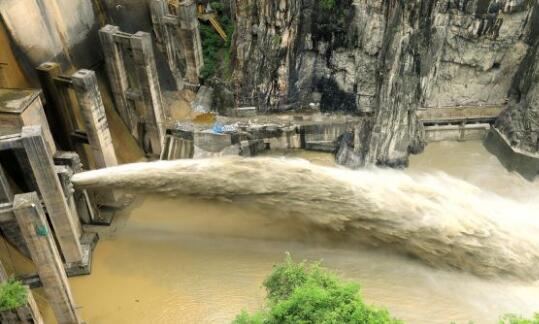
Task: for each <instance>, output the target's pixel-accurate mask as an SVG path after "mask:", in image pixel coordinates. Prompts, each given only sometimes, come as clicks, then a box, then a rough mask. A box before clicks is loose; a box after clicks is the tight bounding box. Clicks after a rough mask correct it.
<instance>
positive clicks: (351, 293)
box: [233, 256, 401, 324]
mask: <svg viewBox="0 0 539 324" xmlns="http://www.w3.org/2000/svg"><path fill="white" fill-rule="evenodd" d="M264 287H265V288H266V291H267V297H266V299H267V300H266V306H265V308H264V309H263V310H261V311H258V312H256V313H255V314H248V313H247V312H246V311H242V313H241V314H239V315H238V316H237V317H236V319H235V320H234V322H233V323H234V324H262V323H268V324H273V323H290V324H292V323H294V324H295V323H376V324H378V323H401V322H400V321H399V320H396V319H394V318H392V317H391V315H390V314H389V313H388V312H387V311H386V310H385V309H380V308H376V307H373V306H370V305H367V304H365V303H364V301H363V299H362V297H361V295H360V289H359V286H358V285H357V284H354V283H348V282H344V281H343V280H342V279H340V278H339V277H338V276H336V275H335V274H333V273H331V272H330V271H328V270H327V269H324V268H322V267H321V266H320V265H319V263H306V262H300V263H296V262H294V261H292V259H291V257H290V256H287V258H286V260H285V262H284V263H282V264H279V265H277V266H275V268H274V269H273V272H272V273H271V275H270V276H269V277H268V278H267V279H266V281H265V282H264Z"/></svg>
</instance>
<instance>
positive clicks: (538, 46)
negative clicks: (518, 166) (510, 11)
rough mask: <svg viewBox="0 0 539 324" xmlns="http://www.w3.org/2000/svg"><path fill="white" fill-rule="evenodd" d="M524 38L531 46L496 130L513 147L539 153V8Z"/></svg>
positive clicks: (536, 7)
mask: <svg viewBox="0 0 539 324" xmlns="http://www.w3.org/2000/svg"><path fill="white" fill-rule="evenodd" d="M526 27H527V28H526V30H525V32H524V34H523V35H522V39H523V40H524V41H525V42H526V44H527V45H528V50H527V52H526V56H525V57H524V59H523V60H522V62H521V64H520V66H519V69H518V72H517V73H516V75H515V78H514V82H513V87H512V88H511V90H510V101H509V104H508V108H507V109H506V110H505V111H504V112H503V113H502V114H501V115H500V117H499V118H498V120H497V121H496V124H495V126H496V128H497V129H498V130H500V131H501V132H502V133H503V134H504V135H505V137H506V138H507V139H508V140H509V142H510V143H511V145H512V146H513V147H516V148H519V149H521V150H524V151H526V152H531V153H537V152H538V151H539V6H537V5H536V6H535V8H534V10H532V11H531V12H530V14H529V17H528V22H527V24H526Z"/></svg>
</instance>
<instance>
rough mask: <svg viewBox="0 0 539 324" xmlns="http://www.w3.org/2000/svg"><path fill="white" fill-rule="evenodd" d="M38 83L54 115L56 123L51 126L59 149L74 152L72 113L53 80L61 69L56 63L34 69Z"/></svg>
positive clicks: (73, 118) (74, 128) (63, 95)
mask: <svg viewBox="0 0 539 324" xmlns="http://www.w3.org/2000/svg"><path fill="white" fill-rule="evenodd" d="M36 71H37V75H38V77H39V82H40V83H41V87H42V88H43V93H44V94H45V98H46V99H47V106H48V108H49V111H51V112H52V114H53V115H54V117H55V118H54V119H55V121H56V124H55V125H52V127H51V128H52V129H51V130H52V131H53V133H54V135H55V139H56V140H57V141H58V143H59V145H60V147H61V148H62V149H64V150H74V149H75V143H74V142H73V140H72V138H71V134H72V133H73V132H74V131H75V130H76V129H77V127H76V126H75V124H74V122H73V121H74V120H75V117H74V113H73V110H72V109H70V107H69V105H68V103H67V101H66V98H65V94H64V93H62V91H61V90H60V89H59V88H58V86H57V84H56V82H55V81H54V78H58V77H59V76H60V75H61V74H62V68H61V67H60V65H59V64H58V63H52V62H46V63H43V64H41V65H40V66H38V67H37V68H36Z"/></svg>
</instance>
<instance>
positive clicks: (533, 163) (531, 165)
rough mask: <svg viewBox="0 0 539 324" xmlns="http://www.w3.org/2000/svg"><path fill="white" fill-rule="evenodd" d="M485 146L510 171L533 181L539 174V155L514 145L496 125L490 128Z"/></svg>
mask: <svg viewBox="0 0 539 324" xmlns="http://www.w3.org/2000/svg"><path fill="white" fill-rule="evenodd" d="M485 147H486V148H487V150H488V151H489V152H490V153H492V154H494V155H495V156H496V157H497V158H498V160H500V162H501V163H502V164H503V165H504V166H505V167H506V168H507V169H508V170H509V171H515V172H518V173H519V174H520V175H522V176H523V177H524V178H526V179H527V180H530V181H533V180H534V179H535V178H536V177H537V175H539V155H538V154H531V153H528V152H524V151H522V150H519V149H516V148H514V147H512V146H511V144H509V141H508V140H507V138H506V137H505V136H504V135H503V134H502V133H500V131H498V130H497V129H496V128H495V127H492V128H491V129H490V132H489V133H488V135H487V138H486V139H485Z"/></svg>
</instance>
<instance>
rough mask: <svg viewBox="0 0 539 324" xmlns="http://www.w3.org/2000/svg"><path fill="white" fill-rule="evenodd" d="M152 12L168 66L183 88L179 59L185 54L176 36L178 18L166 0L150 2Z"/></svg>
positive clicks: (178, 86)
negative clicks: (170, 11)
mask: <svg viewBox="0 0 539 324" xmlns="http://www.w3.org/2000/svg"><path fill="white" fill-rule="evenodd" d="M150 12H151V16H152V24H153V30H154V33H155V37H156V41H157V44H158V45H159V47H160V50H161V51H162V52H164V53H165V56H166V58H167V62H168V66H169V68H170V71H171V72H172V75H173V76H174V80H175V81H176V88H177V90H182V89H183V72H182V71H181V69H180V66H179V61H180V60H183V56H182V55H183V54H182V53H181V52H180V50H179V49H178V44H177V42H176V37H175V28H176V27H175V26H176V25H177V24H178V21H177V18H176V17H175V16H172V15H170V13H169V11H168V2H167V1H165V0H152V1H151V2H150Z"/></svg>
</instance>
